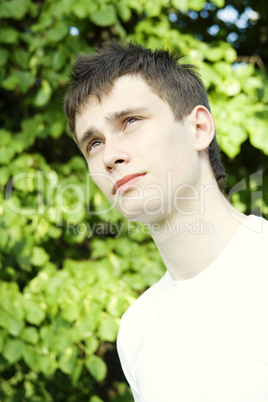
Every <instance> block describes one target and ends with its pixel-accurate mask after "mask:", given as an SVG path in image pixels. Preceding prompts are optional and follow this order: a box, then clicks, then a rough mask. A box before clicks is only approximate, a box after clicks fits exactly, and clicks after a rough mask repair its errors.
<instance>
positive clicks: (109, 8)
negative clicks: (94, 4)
mask: <svg viewBox="0 0 268 402" xmlns="http://www.w3.org/2000/svg"><path fill="white" fill-rule="evenodd" d="M90 19H91V21H92V22H94V24H96V25H98V26H101V27H106V26H109V25H113V24H115V22H116V11H115V8H114V6H113V5H111V4H108V5H105V6H104V7H102V8H100V9H99V10H96V11H95V12H93V13H92V14H90Z"/></svg>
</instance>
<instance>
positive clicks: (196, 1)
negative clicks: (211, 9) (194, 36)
mask: <svg viewBox="0 0 268 402" xmlns="http://www.w3.org/2000/svg"><path fill="white" fill-rule="evenodd" d="M204 3H205V0H189V5H188V7H189V8H190V9H192V10H196V11H200V10H202V8H203V6H204Z"/></svg>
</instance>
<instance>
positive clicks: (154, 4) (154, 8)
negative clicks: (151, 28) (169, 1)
mask: <svg viewBox="0 0 268 402" xmlns="http://www.w3.org/2000/svg"><path fill="white" fill-rule="evenodd" d="M161 9H162V0H147V1H146V3H145V7H144V10H145V12H146V13H147V14H148V15H149V16H150V17H157V16H159V14H161Z"/></svg>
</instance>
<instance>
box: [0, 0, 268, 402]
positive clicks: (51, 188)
mask: <svg viewBox="0 0 268 402" xmlns="http://www.w3.org/2000/svg"><path fill="white" fill-rule="evenodd" d="M206 4H208V3H206ZM210 4H211V5H212V6H211V10H212V11H211V16H209V17H208V18H207V19H206V18H203V17H202V15H201V12H202V11H204V7H205V2H204V0H199V1H196V0H157V1H142V0H119V1H117V2H115V1H113V0H105V1H100V0H92V1H84V0H57V1H49V0H45V1H43V2H36V1H33V0H10V1H0V18H1V30H0V66H1V71H0V91H1V101H0V118H1V122H2V124H1V127H2V128H1V130H0V188H1V192H0V293H1V299H0V353H1V356H0V372H1V385H0V399H1V400H4V401H7V402H9V401H10V402H11V401H20V402H21V401H31V402H37V401H38V402H39V401H40V402H50V401H62V402H63V401H64V402H73V401H77V400H81V401H90V402H100V401H105V402H106V401H113V402H120V401H121V402H124V401H125V402H127V401H128V402H129V401H131V400H132V397H131V393H130V390H129V388H128V386H127V385H126V384H125V382H124V378H123V377H122V373H121V371H120V369H119V368H118V363H116V357H115V356H116V351H115V339H116V336H117V331H118V327H119V323H120V317H121V316H122V314H123V313H124V311H125V310H126V309H127V307H128V306H129V305H130V304H131V303H132V302H133V301H134V300H135V299H136V298H137V297H138V296H139V295H140V294H141V293H142V292H143V291H144V290H145V289H146V288H147V287H149V286H151V285H152V284H153V283H155V282H156V281H157V280H158V279H159V278H160V277H161V276H162V275H163V272H164V266H163V263H162V262H161V259H160V257H159V255H158V253H157V251H156V249H155V246H154V245H153V244H152V241H151V239H150V238H149V236H148V232H147V230H146V228H145V227H143V226H140V225H135V224H134V223H128V222H126V221H125V220H123V219H122V218H121V217H120V216H119V214H118V213H117V212H116V211H115V210H113V209H112V208H110V206H109V203H108V202H107V200H106V199H105V198H104V196H103V195H102V194H101V193H100V192H99V190H98V189H97V188H96V187H95V185H94V184H93V182H92V181H91V179H90V178H89V176H88V173H87V166H86V163H85V162H84V160H83V158H82V156H81V155H80V154H79V152H78V150H77V149H76V147H75V145H74V143H73V141H72V139H71V138H70V135H69V133H68V130H67V127H66V121H65V118H64V115H63V111H62V98H63V94H64V90H65V87H66V84H67V81H68V72H69V66H70V63H71V62H72V61H73V59H74V56H75V54H77V53H78V52H87V53H92V52H94V48H95V47H96V46H98V45H99V43H100V41H105V40H106V39H108V38H109V37H116V38H118V39H120V38H124V39H133V40H135V41H138V42H140V43H142V44H145V45H147V46H150V47H152V48H157V47H164V48H170V49H174V50H176V51H179V52H182V53H183V54H185V56H186V57H187V59H189V60H191V61H192V62H193V63H196V64H197V65H198V66H199V67H200V70H201V73H202V76H203V79H204V81H205V84H206V86H207V89H208V93H209V97H210V101H211V106H212V111H213V115H214V117H215V120H216V126H217V133H218V134H217V135H218V140H219V143H220V146H221V148H222V150H223V159H224V161H225V164H226V165H227V167H228V172H229V187H230V188H232V187H233V186H234V185H235V184H236V183H237V182H240V183H242V187H241V186H240V190H239V191H237V192H233V194H232V198H231V200H232V202H233V203H234V204H235V206H236V207H237V208H238V209H240V210H241V211H243V212H247V213H248V212H251V211H254V210H255V209H258V208H261V209H262V211H263V213H264V214H266V215H267V216H268V196H267V192H265V191H267V190H266V189H267V188H268V178H267V167H266V166H267V155H268V136H267V120H268V112H267V104H268V77H267V71H266V70H265V68H263V69H262V70H261V69H258V68H256V65H254V64H252V63H251V61H250V60H251V59H250V58H246V62H243V63H240V61H241V60H242V61H243V58H242V59H241V57H242V56H244V54H240V53H239V52H240V49H239V48H233V47H232V46H231V44H229V43H227V42H226V41H225V40H223V39H224V35H225V36H226V35H227V34H226V32H227V31H228V29H227V28H228V27H222V23H221V22H220V21H219V20H217V16H216V12H217V7H223V6H224V3H223V1H222V0H217V1H216V0H215V1H214V2H213V3H210ZM213 4H214V6H213ZM263 4H264V3H262V1H261V2H260V7H267V5H266V3H265V5H263ZM247 5H249V6H250V5H251V6H252V7H253V8H254V6H255V5H254V4H253V5H252V4H251V2H250V1H249V0H248V1H247ZM213 7H214V8H213ZM189 9H191V10H192V11H193V10H194V11H195V12H196V13H197V14H196V15H197V16H198V24H197V23H193V21H192V20H191V19H190V17H189V12H188V11H189ZM266 10H267V8H266ZM170 13H173V14H174V15H176V16H177V21H176V22H171V19H170V18H169V16H170ZM264 14H265V13H264ZM210 19H212V20H213V21H215V20H216V21H217V23H219V26H220V28H221V29H220V31H219V38H220V39H222V40H218V38H210V39H209V37H208V33H207V28H208V27H209V26H210V25H212V23H213V22H212V21H211V20H210ZM199 23H200V24H199ZM205 23H207V25H206V26H204V25H202V24H205ZM256 26H257V28H258V25H256ZM200 27H202V28H200ZM253 28H254V27H253V26H252V27H251V29H250V30H248V31H247V32H246V33H245V35H248V37H249V42H248V43H251V42H252V40H251V36H250V35H252V32H253V31H254V29H253ZM198 29H199V30H200V31H199V32H198V31H196V30H198ZM232 29H234V27H232ZM259 32H261V29H259ZM200 35H203V38H204V37H205V39H206V40H202V37H200ZM253 42H254V49H255V42H256V38H255V39H254V41H253ZM241 46H242V48H243V45H241ZM243 49H244V48H243ZM243 51H244V50H243ZM262 57H263V60H264V61H265V60H266V59H265V57H266V54H265V50H263V53H262ZM234 63H236V64H235V65H234ZM241 148H242V149H243V152H241V153H240V150H241ZM254 194H257V195H258V196H257V197H255V196H254ZM111 356H112V358H111ZM111 362H112V363H111Z"/></svg>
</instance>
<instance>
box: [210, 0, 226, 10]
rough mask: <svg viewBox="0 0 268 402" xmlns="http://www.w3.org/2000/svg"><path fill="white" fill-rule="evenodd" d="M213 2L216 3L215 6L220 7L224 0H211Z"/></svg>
mask: <svg viewBox="0 0 268 402" xmlns="http://www.w3.org/2000/svg"><path fill="white" fill-rule="evenodd" d="M212 1H213V3H214V4H216V6H217V7H218V8H222V7H224V5H225V0H212Z"/></svg>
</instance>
